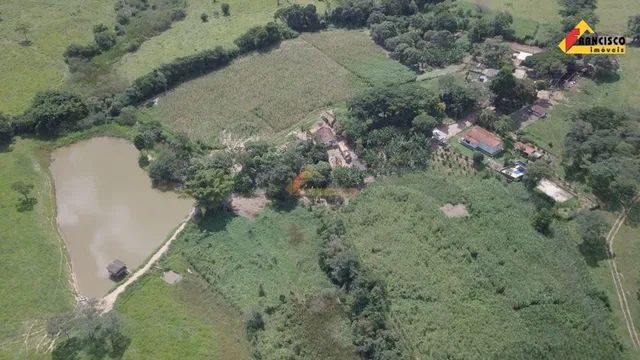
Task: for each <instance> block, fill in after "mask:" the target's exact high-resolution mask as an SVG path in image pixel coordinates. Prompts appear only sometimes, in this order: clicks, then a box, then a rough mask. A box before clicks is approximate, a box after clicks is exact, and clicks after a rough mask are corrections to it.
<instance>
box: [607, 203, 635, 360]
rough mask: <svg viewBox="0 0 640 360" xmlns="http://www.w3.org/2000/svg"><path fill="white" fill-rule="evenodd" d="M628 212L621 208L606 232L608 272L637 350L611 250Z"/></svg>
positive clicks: (627, 308)
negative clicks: (620, 211)
mask: <svg viewBox="0 0 640 360" xmlns="http://www.w3.org/2000/svg"><path fill="white" fill-rule="evenodd" d="M639 198H640V197H636V198H635V199H634V200H633V201H632V204H633V203H635V202H636V201H637V200H638V199H639ZM627 214H628V210H627V209H623V211H622V213H621V214H620V216H618V218H617V219H616V221H615V222H614V223H613V226H612V227H611V230H609V233H608V234H607V244H608V249H607V250H608V252H609V259H608V260H607V261H608V262H609V265H610V266H609V272H610V273H611V278H612V279H613V284H614V286H615V288H616V295H617V296H618V302H619V303H620V309H621V310H622V315H623V317H624V321H625V325H626V327H627V331H628V332H629V337H630V338H631V342H632V343H633V348H634V349H636V350H638V349H639V348H640V338H638V332H637V331H636V327H635V325H634V323H633V317H632V316H631V311H630V310H629V304H628V302H627V295H626V294H625V290H624V287H623V285H622V278H621V276H620V273H619V272H618V266H617V265H616V260H615V258H614V254H615V252H614V251H613V241H614V240H615V237H616V235H617V234H618V231H619V230H620V227H621V226H622V224H623V223H624V220H625V219H626V217H627Z"/></svg>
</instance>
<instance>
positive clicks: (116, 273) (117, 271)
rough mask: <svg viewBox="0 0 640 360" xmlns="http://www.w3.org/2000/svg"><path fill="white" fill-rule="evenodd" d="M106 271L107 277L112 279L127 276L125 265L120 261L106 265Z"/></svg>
mask: <svg viewBox="0 0 640 360" xmlns="http://www.w3.org/2000/svg"><path fill="white" fill-rule="evenodd" d="M107 271H108V272H109V276H111V277H113V278H121V277H123V276H125V275H127V272H128V271H127V265H125V263H124V262H122V261H121V260H117V259H116V260H114V261H113V262H112V263H111V264H109V265H107Z"/></svg>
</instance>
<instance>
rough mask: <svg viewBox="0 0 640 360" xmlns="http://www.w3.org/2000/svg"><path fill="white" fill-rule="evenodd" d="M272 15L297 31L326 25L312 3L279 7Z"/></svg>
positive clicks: (317, 28) (314, 29) (315, 29)
mask: <svg viewBox="0 0 640 360" xmlns="http://www.w3.org/2000/svg"><path fill="white" fill-rule="evenodd" d="M274 17H275V18H276V19H280V20H282V21H284V23H286V24H287V26H289V27H290V28H291V29H293V30H295V31H298V32H313V31H318V30H320V29H322V28H324V27H325V26H326V23H325V21H324V20H323V19H321V18H320V16H319V15H318V13H317V12H316V7H315V5H313V4H307V5H306V6H302V5H298V4H293V5H291V6H289V7H285V8H280V9H278V11H276V13H275V15H274Z"/></svg>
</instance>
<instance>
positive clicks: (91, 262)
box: [43, 134, 192, 302]
mask: <svg viewBox="0 0 640 360" xmlns="http://www.w3.org/2000/svg"><path fill="white" fill-rule="evenodd" d="M95 135H96V136H90V137H89V138H88V139H87V138H86V137H83V136H79V137H76V139H77V140H78V141H72V145H70V146H52V147H51V148H50V149H52V150H50V151H49V152H48V155H49V168H48V169H47V170H48V174H49V176H50V177H51V179H52V181H51V188H52V189H53V192H54V199H53V200H54V204H55V229H56V232H57V234H58V236H59V237H60V239H61V240H62V243H63V250H64V251H65V252H66V254H65V257H66V258H67V259H68V260H67V261H68V268H69V271H70V279H69V283H70V285H71V289H72V290H73V294H74V296H75V299H76V302H82V301H86V300H88V299H89V298H96V299H102V298H104V297H105V296H107V295H108V294H110V293H112V292H113V291H114V290H116V289H117V288H119V287H120V286H121V285H119V284H117V283H112V280H110V279H109V278H108V275H107V273H106V270H105V269H103V268H106V265H107V264H108V262H110V261H113V260H115V259H121V260H123V261H124V262H125V263H127V264H128V265H129V266H132V267H134V268H140V266H144V265H145V262H144V261H146V259H148V258H149V256H152V255H154V254H155V253H156V251H157V249H158V246H160V247H161V248H162V246H164V244H165V242H166V241H167V240H166V239H167V238H166V235H164V236H163V235H162V234H166V233H165V232H164V231H165V230H166V231H167V232H169V233H172V232H171V229H167V227H168V226H169V225H170V224H171V223H173V221H174V220H176V218H178V219H180V218H182V219H183V220H181V222H179V224H184V221H185V220H184V218H183V216H184V213H183V212H182V211H181V209H182V208H185V210H187V209H190V208H191V207H192V203H191V202H190V201H187V200H184V199H182V198H179V197H178V195H177V194H176V193H174V192H161V191H159V190H158V189H155V188H153V187H152V186H151V184H150V179H149V178H148V174H147V173H146V172H145V171H144V170H142V169H140V168H139V166H138V164H137V156H138V151H137V149H135V148H134V147H133V145H132V144H131V143H130V141H127V140H128V139H127V138H126V137H124V139H123V137H111V136H100V135H101V134H95ZM80 140H82V141H80ZM62 143H64V141H62ZM43 150H47V149H43ZM180 213H181V214H182V215H180ZM188 219H190V217H189V218H188ZM174 229H175V228H174ZM159 239H163V240H164V241H161V242H158V240H159ZM154 244H158V245H155V246H154ZM61 251H62V250H61ZM101 289H103V290H101Z"/></svg>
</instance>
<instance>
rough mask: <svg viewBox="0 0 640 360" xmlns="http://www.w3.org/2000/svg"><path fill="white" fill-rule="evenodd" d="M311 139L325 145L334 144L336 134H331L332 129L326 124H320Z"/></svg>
mask: <svg viewBox="0 0 640 360" xmlns="http://www.w3.org/2000/svg"><path fill="white" fill-rule="evenodd" d="M313 139H314V141H315V142H316V144H320V145H325V146H335V145H336V143H337V140H336V136H335V135H334V134H333V130H331V128H329V127H326V126H322V127H320V128H319V129H318V130H316V132H315V134H313Z"/></svg>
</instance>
